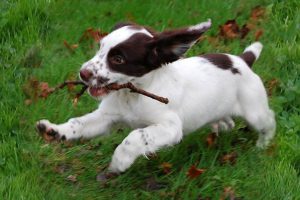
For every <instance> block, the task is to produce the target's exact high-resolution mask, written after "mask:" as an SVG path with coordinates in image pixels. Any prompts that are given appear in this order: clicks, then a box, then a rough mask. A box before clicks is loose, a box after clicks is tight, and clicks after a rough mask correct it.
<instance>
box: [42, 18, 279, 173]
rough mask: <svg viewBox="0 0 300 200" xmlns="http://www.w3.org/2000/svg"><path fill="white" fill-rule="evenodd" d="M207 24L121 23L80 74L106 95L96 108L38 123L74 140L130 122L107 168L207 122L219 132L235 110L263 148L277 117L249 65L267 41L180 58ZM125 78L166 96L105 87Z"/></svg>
mask: <svg viewBox="0 0 300 200" xmlns="http://www.w3.org/2000/svg"><path fill="white" fill-rule="evenodd" d="M210 27H211V21H210V20H208V21H205V22H202V23H199V24H197V25H194V26H189V27H186V28H180V29H175V30H170V31H164V32H161V33H158V32H155V31H153V30H150V29H149V28H146V27H143V26H139V25H136V24H131V23H121V24H117V25H116V26H115V27H114V29H113V31H112V32H111V33H110V34H108V35H107V36H105V37H104V38H102V39H101V41H100V50H99V51H98V52H97V53H96V55H95V56H94V57H93V58H92V59H90V60H89V61H87V62H86V63H84V64H83V65H82V67H81V70H80V73H79V77H80V78H81V80H82V81H83V82H84V83H85V84H86V85H88V86H89V88H88V92H89V94H90V95H91V96H92V97H94V98H96V99H97V100H101V104H100V105H99V107H98V109H96V110H95V111H93V112H92V113H89V114H86V115H84V116H82V117H76V118H72V119H70V120H68V122H66V123H63V124H54V123H51V122H49V121H48V120H40V121H38V122H37V124H36V127H37V130H38V131H39V133H41V134H47V135H48V136H49V137H52V138H53V139H55V140H74V139H79V138H93V137H95V136H99V135H103V134H105V133H108V132H109V129H110V127H111V126H112V125H113V124H115V123H117V122H122V123H125V124H127V125H129V126H131V127H132V128H133V129H134V130H133V131H131V132H130V133H129V135H128V136H127V137H126V138H125V139H124V140H123V141H122V143H121V144H119V145H118V147H117V148H116V149H115V152H114V154H113V156H112V161H111V163H110V165H109V167H108V170H109V171H110V172H114V173H121V172H124V171H125V170H126V169H128V168H129V167H130V166H131V165H132V164H133V162H134V161H135V160H136V158H137V157H139V156H141V155H144V156H147V155H148V154H150V153H154V152H156V151H157V150H159V149H161V148H163V147H167V146H172V145H175V144H177V143H179V142H180V141H181V140H182V138H183V136H184V135H186V134H188V133H190V132H193V131H195V130H197V129H199V128H200V127H202V126H204V125H206V124H211V125H212V127H213V128H214V129H215V130H216V131H218V130H219V129H220V128H221V127H225V129H226V128H233V126H234V122H233V120H232V117H235V116H239V117H242V118H243V119H245V120H246V122H247V123H248V124H249V125H251V126H252V127H253V128H254V129H255V130H257V132H258V134H259V137H258V140H257V143H256V145H257V146H258V147H259V148H264V147H266V146H267V145H268V144H269V142H270V141H271V139H272V138H273V137H274V135H275V128H276V122H275V118H274V112H273V111H272V110H271V109H270V108H269V105H268V98H267V94H266V90H265V88H264V86H263V83H262V81H261V79H260V78H259V76H258V75H256V74H255V73H254V72H253V70H252V69H251V66H252V64H253V63H254V61H255V60H257V59H258V57H259V55H260V53H261V50H262V47H263V46H262V44H261V43H260V42H255V43H253V44H251V45H250V46H248V47H247V48H246V49H245V51H244V52H243V53H242V54H241V55H239V56H236V55H230V54H204V55H200V56H194V57H189V58H183V55H184V54H185V52H186V51H187V50H188V49H189V48H190V47H191V46H193V45H194V44H195V43H196V42H197V40H198V39H199V37H200V36H201V35H202V34H203V33H204V32H205V31H207V30H208V29H209V28H210ZM127 82H131V83H133V84H134V85H135V86H137V87H139V88H142V89H144V90H146V91H149V92H151V93H154V94H156V95H161V96H163V97H167V98H168V99H169V103H168V104H163V103H161V102H158V101H155V100H153V99H150V98H148V97H146V96H143V95H140V94H136V93H131V92H130V91H129V90H127V89H123V90H119V91H108V90H106V89H104V88H105V87H104V86H106V85H108V84H113V83H118V84H122V83H127Z"/></svg>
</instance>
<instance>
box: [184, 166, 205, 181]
mask: <svg viewBox="0 0 300 200" xmlns="http://www.w3.org/2000/svg"><path fill="white" fill-rule="evenodd" d="M205 171H206V169H198V168H196V166H195V165H192V166H191V167H190V169H189V170H188V172H187V176H188V177H189V178H191V179H193V178H197V177H198V176H199V175H201V174H203V173H204V172H205Z"/></svg>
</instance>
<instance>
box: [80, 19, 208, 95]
mask: <svg viewBox="0 0 300 200" xmlns="http://www.w3.org/2000/svg"><path fill="white" fill-rule="evenodd" d="M210 26H211V22H210V20H208V21H207V22H202V23H200V24H197V25H195V26H190V27H187V28H182V29H176V30H171V31H164V32H162V33H155V32H153V31H150V30H149V29H148V28H144V27H142V26H139V25H135V24H130V23H122V24H117V25H116V26H115V27H114V29H113V31H112V32H111V33H110V34H108V35H107V36H105V37H104V38H102V40H101V41H100V50H99V51H98V52H97V53H96V55H95V56H94V57H93V58H92V59H91V60H89V61H87V62H86V63H84V64H83V65H82V67H81V70H80V78H81V79H82V80H83V81H84V82H85V83H86V84H87V85H88V86H89V93H90V94H91V95H92V96H94V97H101V96H104V95H105V94H107V90H105V89H104V88H103V86H105V85H108V84H112V83H120V84H121V83H125V82H129V81H132V80H133V79H135V78H137V77H142V76H143V75H145V74H147V73H149V72H151V71H152V70H155V69H157V68H159V67H161V66H163V65H164V64H167V63H170V62H173V61H175V60H178V59H179V58H180V57H181V56H182V55H183V54H184V53H185V52H186V51H187V50H188V49H189V48H190V47H191V46H192V45H193V44H195V43H196V41H197V40H198V38H199V37H200V36H201V34H202V33H203V32H205V31H206V30H208V29H209V28H210Z"/></svg>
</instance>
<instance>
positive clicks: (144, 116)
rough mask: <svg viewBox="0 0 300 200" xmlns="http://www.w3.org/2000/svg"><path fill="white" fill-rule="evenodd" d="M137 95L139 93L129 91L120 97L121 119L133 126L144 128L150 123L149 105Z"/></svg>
mask: <svg viewBox="0 0 300 200" xmlns="http://www.w3.org/2000/svg"><path fill="white" fill-rule="evenodd" d="M137 95H139V94H133V93H129V94H123V95H120V96H119V97H118V98H119V99H118V100H119V114H121V117H122V119H121V121H123V122H124V123H126V124H127V125H129V126H131V127H132V128H142V127H145V126H147V125H149V124H150V120H149V117H151V113H150V112H149V105H147V104H146V103H144V102H143V101H141V100H140V99H139V98H138V96H137Z"/></svg>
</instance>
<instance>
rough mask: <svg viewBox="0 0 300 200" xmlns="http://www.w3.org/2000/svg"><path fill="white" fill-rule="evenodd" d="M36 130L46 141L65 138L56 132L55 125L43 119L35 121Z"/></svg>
mask: <svg viewBox="0 0 300 200" xmlns="http://www.w3.org/2000/svg"><path fill="white" fill-rule="evenodd" d="M36 130H37V131H38V133H39V134H40V135H41V136H42V137H43V139H44V140H46V141H47V142H52V141H60V140H65V139H66V137H65V136H64V135H61V134H60V133H59V132H58V130H57V128H56V127H55V124H52V123H50V122H49V121H48V120H45V119H43V120H40V121H38V122H37V123H36Z"/></svg>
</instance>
